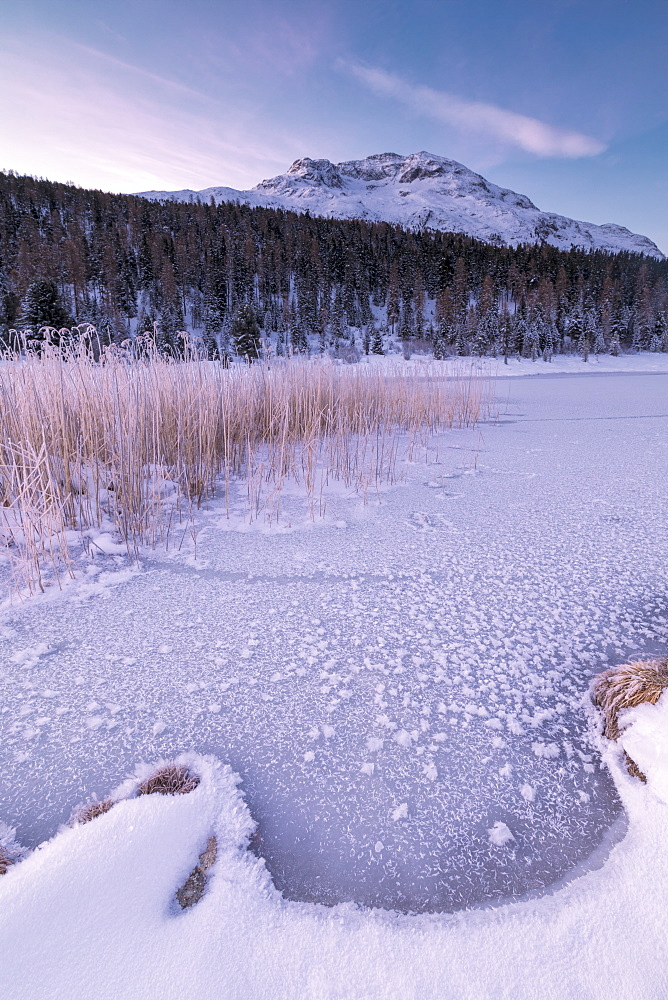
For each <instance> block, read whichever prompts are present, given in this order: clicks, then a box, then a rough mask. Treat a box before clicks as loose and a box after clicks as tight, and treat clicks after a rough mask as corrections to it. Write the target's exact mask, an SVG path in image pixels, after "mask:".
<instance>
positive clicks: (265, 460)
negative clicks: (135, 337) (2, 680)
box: [0, 328, 488, 593]
mask: <svg viewBox="0 0 668 1000" xmlns="http://www.w3.org/2000/svg"><path fill="white" fill-rule="evenodd" d="M63 332H64V331H60V334H61V335H62V334H63ZM54 339H55V338H54ZM14 342H16V343H18V344H19V346H20V349H19V350H17V351H14V352H11V351H7V352H5V354H4V356H3V357H2V358H1V359H0V541H2V542H4V546H5V556H6V558H8V559H9V561H10V562H11V567H12V570H13V581H14V582H13V585H12V586H13V590H14V592H26V591H27V592H30V593H32V592H34V591H36V590H43V589H44V586H45V583H46V582H47V579H51V580H55V581H56V582H57V583H58V584H60V583H61V580H62V579H63V578H64V577H66V576H67V575H70V576H71V575H72V574H73V566H72V557H71V553H70V547H69V543H70V541H71V531H72V530H73V529H74V530H78V531H80V532H84V533H85V531H86V529H93V528H100V527H101V526H102V525H104V524H109V523H111V524H113V526H114V528H115V529H116V531H117V532H118V533H119V534H120V536H121V537H122V538H123V540H124V541H125V543H126V545H127V550H128V553H129V554H132V555H137V553H138V549H139V546H140V545H144V544H149V545H155V544H157V543H168V541H169V536H170V528H171V527H172V526H173V525H174V524H175V523H176V521H179V522H181V521H183V520H184V519H185V521H186V524H188V523H189V518H190V517H192V514H193V511H194V509H196V508H197V507H198V506H199V505H200V504H201V503H202V501H204V500H205V499H206V498H208V497H211V496H212V495H213V493H214V490H215V489H216V487H217V486H220V485H221V484H222V486H224V491H225V498H226V502H228V498H229V495H230V485H231V483H232V482H233V481H236V480H238V479H242V480H243V481H244V482H245V483H246V486H247V491H248V512H249V516H250V517H251V518H253V517H259V516H264V517H266V518H268V519H270V520H271V519H272V518H274V517H275V518H277V517H278V516H279V510H280V500H281V488H282V485H283V484H284V483H285V481H286V480H287V479H289V478H290V479H292V480H293V481H297V482H298V483H300V484H302V485H303V487H304V489H305V493H306V496H307V498H308V504H309V510H310V512H311V516H313V517H315V516H316V514H317V513H322V512H323V489H324V487H325V486H326V485H327V482H328V480H330V479H339V480H342V481H343V482H344V483H345V484H346V485H347V486H351V487H354V488H356V489H358V490H359V491H361V492H364V493H366V492H368V491H369V490H373V489H374V487H376V486H378V484H380V483H381V482H388V481H392V480H393V479H394V478H395V477H396V474H397V473H396V468H397V460H398V451H399V440H400V435H402V434H407V435H408V443H409V448H410V447H411V446H413V445H415V444H416V443H418V442H422V441H423V440H424V439H425V437H426V435H427V434H429V433H430V432H434V431H438V430H441V429H444V428H448V427H452V426H470V425H472V424H474V423H475V422H476V421H477V420H478V419H479V418H480V416H481V415H483V413H484V411H485V409H486V407H487V405H488V400H487V390H486V388H485V385H484V383H483V382H482V381H481V380H480V379H478V378H472V377H466V376H465V373H462V377H458V378H449V377H446V376H443V375H438V376H436V375H434V376H432V377H430V376H429V375H427V376H426V377H425V375H424V374H421V375H415V374H413V373H410V374H406V373H405V371H404V372H403V373H402V371H401V368H400V366H397V367H396V368H394V369H392V368H379V367H377V366H372V365H361V364H358V365H338V364H335V363H333V362H331V361H330V360H328V359H326V358H321V357H318V358H310V359H306V358H294V359H290V358H286V359H273V360H271V361H266V362H259V363H256V364H252V365H248V364H235V365H232V366H231V367H229V368H226V367H224V366H223V365H221V364H217V363H215V362H208V361H202V360H201V359H199V358H198V357H197V355H196V353H195V352H194V351H190V352H188V351H186V356H185V358H183V359H180V360H174V359H170V358H168V357H164V356H162V355H160V354H158V353H157V352H156V351H155V350H154V349H152V348H151V345H150V343H149V344H148V345H144V347H143V348H142V351H141V353H140V352H139V350H138V347H137V344H136V343H135V344H133V345H130V344H128V346H127V348H119V347H109V348H100V347H99V345H98V344H97V342H96V337H95V331H94V330H93V329H92V328H89V329H88V330H87V331H84V334H81V333H80V335H79V336H78V338H77V339H76V340H75V339H70V340H67V338H64V337H63V336H60V339H59V343H58V344H56V343H55V342H54V343H51V342H50V338H49V336H48V331H47V337H46V340H45V341H43V342H40V344H39V345H36V346H34V347H32V346H31V344H30V342H29V341H28V340H26V339H25V338H23V340H21V338H20V337H19V336H18V335H17V337H15V338H14ZM68 536H69V537H68Z"/></svg>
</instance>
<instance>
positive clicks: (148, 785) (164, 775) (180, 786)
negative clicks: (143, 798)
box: [137, 764, 200, 795]
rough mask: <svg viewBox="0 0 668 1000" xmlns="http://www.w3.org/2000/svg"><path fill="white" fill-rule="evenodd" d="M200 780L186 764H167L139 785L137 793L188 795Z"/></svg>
mask: <svg viewBox="0 0 668 1000" xmlns="http://www.w3.org/2000/svg"><path fill="white" fill-rule="evenodd" d="M199 780H200V779H199V775H197V774H194V773H193V772H192V771H191V770H190V768H188V767H186V766H185V765H184V764H166V765H165V766H164V767H161V768H160V770H158V771H156V772H155V774H152V775H151V776H150V777H149V778H146V779H145V780H144V781H142V782H141V784H139V785H138V786H137V795H156V794H157V795H186V794H187V793H188V792H192V791H194V790H195V789H196V788H197V786H198V785H199Z"/></svg>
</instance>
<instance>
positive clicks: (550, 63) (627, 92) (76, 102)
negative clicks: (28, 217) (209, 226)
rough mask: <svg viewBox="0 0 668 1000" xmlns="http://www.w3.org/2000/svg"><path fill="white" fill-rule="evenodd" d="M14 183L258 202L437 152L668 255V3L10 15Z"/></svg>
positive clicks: (170, 5)
mask: <svg viewBox="0 0 668 1000" xmlns="http://www.w3.org/2000/svg"><path fill="white" fill-rule="evenodd" d="M0 23H1V24H2V32H1V34H0V93H1V94H2V100H1V101H0V169H11V170H15V171H17V172H19V173H29V174H33V175H36V176H40V177H47V178H49V179H51V180H59V181H73V182H74V183H76V184H79V185H82V186H85V187H95V188H102V189H104V190H108V191H127V192H130V191H142V190H148V189H154V188H157V189H159V190H174V189H180V188H193V189H200V188H204V187H210V186H212V185H227V186H230V187H236V188H249V187H253V186H254V185H255V184H257V183H258V182H259V181H260V180H262V179H264V178H267V177H272V176H274V175H276V174H278V173H283V172H284V171H285V170H286V169H287V168H288V166H289V165H290V164H291V163H292V162H293V161H294V160H295V159H297V158H299V157H302V156H311V157H313V158H314V159H316V158H327V159H329V160H332V161H333V162H338V161H341V160H349V159H358V158H361V157H363V156H368V155H370V154H372V153H383V152H395V153H401V154H408V153H412V152H416V151H419V150H427V151H428V152H431V153H436V154H439V155H441V156H447V157H450V158H452V159H455V160H459V161H460V162H462V163H464V164H466V165H467V166H468V167H471V168H472V169H473V170H477V171H478V172H480V173H482V174H483V175H484V176H485V177H487V178H488V179H489V180H491V181H493V182H494V183H496V184H500V185H502V186H504V187H509V188H512V189H513V190H515V191H519V192H521V193H522V194H526V195H528V196H529V198H531V200H532V201H533V202H534V203H535V204H536V205H538V207H539V208H541V209H543V210H545V211H552V212H559V213H561V214H563V215H567V216H570V217H572V218H576V219H584V220H586V221H589V222H596V223H604V222H616V223H618V224H620V225H624V226H627V227H628V228H629V229H631V230H633V231H635V232H640V233H643V234H645V235H648V236H650V237H651V238H652V239H654V240H655V241H656V242H657V243H658V245H659V246H660V247H661V248H662V249H663V250H664V252H668V172H667V171H666V158H667V154H668V68H667V67H668V60H667V59H666V52H667V51H668V0H507V2H506V0H413V2H406V0H384V2H380V0H283V2H282V0H217V2H216V0H188V3H183V2H176V0H161V2H159V3H158V2H152V0H132V2H130V0H105V2H104V3H102V2H100V0H68V2H64V0H21V2H19V0H0Z"/></svg>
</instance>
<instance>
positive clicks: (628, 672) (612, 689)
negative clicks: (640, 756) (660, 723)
mask: <svg viewBox="0 0 668 1000" xmlns="http://www.w3.org/2000/svg"><path fill="white" fill-rule="evenodd" d="M667 687H668V659H653V660H639V661H636V662H632V663H623V664H621V665H620V666H618V667H611V668H610V670H604V671H603V673H601V674H599V675H598V677H597V678H596V679H595V681H594V683H593V685H592V699H593V702H594V704H595V705H596V706H597V707H598V708H600V710H601V712H602V713H603V723H604V724H603V735H604V736H605V737H606V738H607V739H609V740H615V741H616V740H618V739H619V736H620V729H619V713H620V712H622V711H623V710H624V709H626V708H635V707H636V706H637V705H642V704H644V703H648V704H650V705H656V703H657V701H658V700H659V698H660V697H661V695H662V694H663V692H664V690H665V689H666V688H667ZM624 759H625V763H626V767H627V770H628V772H629V774H631V775H632V776H633V777H635V778H640V780H641V781H646V780H647V779H646V777H645V775H644V774H643V773H642V771H641V770H640V768H639V767H638V765H637V764H636V763H635V761H633V760H632V759H631V758H630V757H629V755H628V754H627V753H625V754H624Z"/></svg>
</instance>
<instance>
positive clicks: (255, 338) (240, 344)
mask: <svg viewBox="0 0 668 1000" xmlns="http://www.w3.org/2000/svg"><path fill="white" fill-rule="evenodd" d="M230 334H231V337H232V341H233V342H234V347H235V350H236V352H237V354H238V355H239V357H241V358H244V359H245V360H246V361H248V362H251V361H256V360H257V359H258V358H259V356H260V327H259V326H258V322H257V318H256V316H255V311H254V310H253V307H252V306H250V305H248V304H246V305H242V306H241V307H240V308H239V309H238V310H237V313H236V316H235V317H234V320H233V321H232V328H231V330H230Z"/></svg>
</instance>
